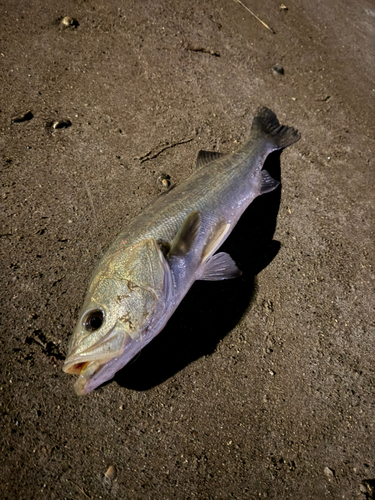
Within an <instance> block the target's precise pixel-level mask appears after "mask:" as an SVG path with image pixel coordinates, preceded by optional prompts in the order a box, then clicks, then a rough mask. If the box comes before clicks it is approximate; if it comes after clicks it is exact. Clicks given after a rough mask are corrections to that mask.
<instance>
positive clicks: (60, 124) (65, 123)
mask: <svg viewBox="0 0 375 500" xmlns="http://www.w3.org/2000/svg"><path fill="white" fill-rule="evenodd" d="M71 124H72V122H71V121H70V120H55V121H54V122H53V123H52V128H54V129H57V128H68V127H70V126H71Z"/></svg>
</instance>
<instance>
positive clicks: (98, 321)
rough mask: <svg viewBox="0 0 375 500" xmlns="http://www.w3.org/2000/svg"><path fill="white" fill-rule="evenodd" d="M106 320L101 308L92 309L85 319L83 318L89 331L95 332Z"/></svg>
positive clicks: (84, 324)
mask: <svg viewBox="0 0 375 500" xmlns="http://www.w3.org/2000/svg"><path fill="white" fill-rule="evenodd" d="M103 321H104V313H103V311H102V310H101V309H95V311H90V312H89V313H88V314H87V316H86V317H85V319H84V320H83V326H84V327H85V329H86V330H87V331H89V332H95V331H96V330H99V328H100V327H101V326H102V324H103Z"/></svg>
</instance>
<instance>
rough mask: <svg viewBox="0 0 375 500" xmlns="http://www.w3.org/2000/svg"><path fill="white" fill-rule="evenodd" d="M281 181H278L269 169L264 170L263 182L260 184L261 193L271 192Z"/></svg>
mask: <svg viewBox="0 0 375 500" xmlns="http://www.w3.org/2000/svg"><path fill="white" fill-rule="evenodd" d="M279 184H280V182H279V181H276V180H275V179H274V178H273V177H271V176H270V174H269V173H268V172H267V170H262V184H261V186H260V194H264V193H269V192H270V191H273V190H274V189H276V188H277V186H279Z"/></svg>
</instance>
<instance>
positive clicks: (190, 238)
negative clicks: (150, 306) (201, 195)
mask: <svg viewBox="0 0 375 500" xmlns="http://www.w3.org/2000/svg"><path fill="white" fill-rule="evenodd" d="M200 227H201V214H200V213H199V212H198V210H194V212H191V213H190V214H189V215H188V216H187V217H186V219H185V220H184V222H183V224H182V226H181V227H180V229H179V231H178V233H177V234H176V236H175V238H174V239H173V241H172V245H171V249H170V250H169V253H168V257H171V256H173V255H174V256H176V257H183V256H185V255H186V254H187V253H188V252H190V250H191V249H192V247H193V245H194V242H195V240H196V239H197V236H198V234H199V229H200Z"/></svg>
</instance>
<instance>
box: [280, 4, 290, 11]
mask: <svg viewBox="0 0 375 500" xmlns="http://www.w3.org/2000/svg"><path fill="white" fill-rule="evenodd" d="M279 9H280V10H283V11H286V10H288V7H287V6H286V5H284V4H283V3H282V4H281V5H280V7H279Z"/></svg>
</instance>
